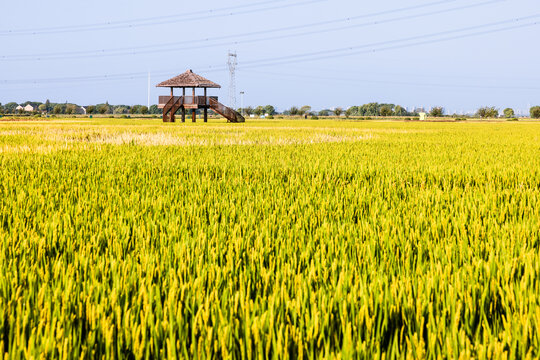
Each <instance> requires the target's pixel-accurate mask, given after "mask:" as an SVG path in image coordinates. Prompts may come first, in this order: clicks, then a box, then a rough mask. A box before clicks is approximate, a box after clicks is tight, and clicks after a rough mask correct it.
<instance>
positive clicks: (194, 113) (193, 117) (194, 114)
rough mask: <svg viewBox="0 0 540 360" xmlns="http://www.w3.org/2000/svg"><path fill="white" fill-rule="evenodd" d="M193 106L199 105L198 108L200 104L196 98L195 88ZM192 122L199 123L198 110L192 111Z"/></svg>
mask: <svg viewBox="0 0 540 360" xmlns="http://www.w3.org/2000/svg"><path fill="white" fill-rule="evenodd" d="M193 104H197V107H198V102H197V99H196V98H195V88H193ZM191 121H192V122H197V110H196V109H193V110H192V111H191Z"/></svg>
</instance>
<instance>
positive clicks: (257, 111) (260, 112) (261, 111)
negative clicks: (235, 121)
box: [253, 106, 264, 116]
mask: <svg viewBox="0 0 540 360" xmlns="http://www.w3.org/2000/svg"><path fill="white" fill-rule="evenodd" d="M253 112H254V113H255V115H257V116H262V115H263V114H264V108H263V107H262V106H257V107H256V108H255V110H253Z"/></svg>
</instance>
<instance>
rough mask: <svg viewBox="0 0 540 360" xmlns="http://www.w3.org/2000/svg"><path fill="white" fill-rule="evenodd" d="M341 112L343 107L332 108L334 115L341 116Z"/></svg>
mask: <svg viewBox="0 0 540 360" xmlns="http://www.w3.org/2000/svg"><path fill="white" fill-rule="evenodd" d="M341 114H343V108H340V107H337V108H335V109H334V115H336V116H341Z"/></svg>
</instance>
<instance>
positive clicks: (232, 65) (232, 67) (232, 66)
mask: <svg viewBox="0 0 540 360" xmlns="http://www.w3.org/2000/svg"><path fill="white" fill-rule="evenodd" d="M227 64H228V65H229V76H230V78H229V79H230V80H229V82H230V83H229V107H230V108H232V109H234V110H236V66H237V65H238V56H237V55H236V52H234V53H232V52H230V51H229V55H228V61H227Z"/></svg>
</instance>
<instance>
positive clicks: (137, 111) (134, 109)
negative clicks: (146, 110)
mask: <svg viewBox="0 0 540 360" xmlns="http://www.w3.org/2000/svg"><path fill="white" fill-rule="evenodd" d="M129 112H130V113H131V114H140V113H141V105H133V106H132V107H131V109H129Z"/></svg>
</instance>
